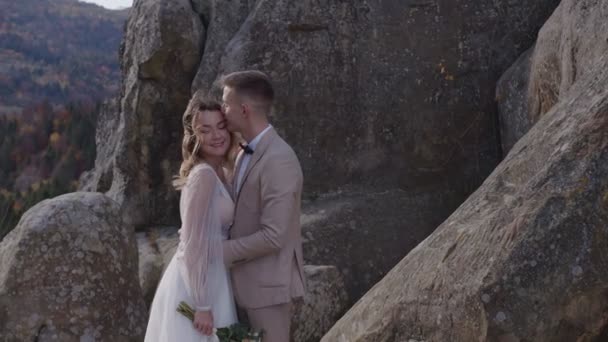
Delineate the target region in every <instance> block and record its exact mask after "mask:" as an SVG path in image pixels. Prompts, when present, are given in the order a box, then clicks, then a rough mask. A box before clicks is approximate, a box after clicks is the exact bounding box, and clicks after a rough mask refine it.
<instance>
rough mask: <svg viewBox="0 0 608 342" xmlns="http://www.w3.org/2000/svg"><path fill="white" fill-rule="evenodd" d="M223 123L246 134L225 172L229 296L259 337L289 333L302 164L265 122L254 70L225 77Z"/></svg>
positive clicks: (262, 80)
mask: <svg viewBox="0 0 608 342" xmlns="http://www.w3.org/2000/svg"><path fill="white" fill-rule="evenodd" d="M222 86H223V96H222V102H223V112H224V115H225V117H226V121H227V124H228V129H229V130H231V131H235V132H239V133H241V135H242V136H243V138H244V139H245V141H247V145H246V146H243V151H241V153H240V154H239V156H238V157H237V160H236V165H235V169H234V177H233V184H232V185H233V195H234V199H235V204H236V206H235V218H234V223H233V225H232V228H231V229H230V236H231V240H227V241H225V242H224V245H223V248H224V261H225V262H226V264H227V265H228V266H229V267H230V269H231V275H232V281H233V287H234V296H235V299H236V302H237V304H238V305H239V306H240V307H242V308H243V309H245V310H246V312H247V316H248V317H249V322H250V323H251V326H252V328H254V329H255V330H258V331H259V330H264V338H263V340H264V342H287V341H289V340H290V334H289V329H290V323H291V316H292V299H294V298H297V297H302V296H303V295H304V273H303V268H302V267H303V259H302V238H301V230H300V201H301V200H300V198H301V194H302V169H301V168H300V162H299V161H298V158H297V157H296V155H295V153H294V151H293V150H292V149H291V147H290V146H289V145H288V144H287V143H286V142H285V141H284V140H283V139H282V138H281V137H280V136H279V135H278V134H277V132H276V131H275V130H274V128H273V127H272V126H271V125H270V124H269V123H268V114H269V113H270V110H271V107H272V102H273V100H274V90H273V88H272V84H271V82H270V79H269V78H268V76H266V74H264V73H262V72H259V71H241V72H235V73H232V74H229V75H227V76H225V77H224V78H223V80H222Z"/></svg>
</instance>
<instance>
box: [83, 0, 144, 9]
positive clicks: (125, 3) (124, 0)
mask: <svg viewBox="0 0 608 342" xmlns="http://www.w3.org/2000/svg"><path fill="white" fill-rule="evenodd" d="M80 1H84V2H92V3H95V4H98V5H99V6H103V7H105V8H109V9H119V8H125V7H131V5H132V3H133V0H80Z"/></svg>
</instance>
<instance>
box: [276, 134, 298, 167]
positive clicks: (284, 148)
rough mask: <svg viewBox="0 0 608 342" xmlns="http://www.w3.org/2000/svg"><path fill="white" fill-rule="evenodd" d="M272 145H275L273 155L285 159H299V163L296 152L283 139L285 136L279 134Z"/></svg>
mask: <svg viewBox="0 0 608 342" xmlns="http://www.w3.org/2000/svg"><path fill="white" fill-rule="evenodd" d="M272 146H273V149H272V150H273V151H272V153H271V155H272V157H275V158H280V159H285V158H287V159H293V160H294V161H297V162H298V163H299V160H298V156H297V155H296V152H295V151H294V150H293V148H292V147H291V146H290V145H289V144H288V143H287V142H286V141H285V139H283V137H281V136H280V135H278V134H277V136H276V139H275V141H274V142H273V144H272Z"/></svg>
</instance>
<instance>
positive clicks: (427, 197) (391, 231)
mask: <svg viewBox="0 0 608 342" xmlns="http://www.w3.org/2000/svg"><path fill="white" fill-rule="evenodd" d="M451 198H453V196H451V194H450V193H449V192H448V190H445V189H436V190H435V191H430V190H427V191H425V192H424V193H422V192H421V193H413V192H405V191H402V190H391V191H382V192H369V191H368V192H360V193H340V194H334V195H332V196H324V197H322V198H319V199H317V200H315V201H314V202H312V203H309V204H307V205H305V206H304V209H303V212H304V214H303V215H302V219H301V222H302V231H303V237H304V245H303V248H304V258H305V261H306V263H308V264H311V265H335V266H337V267H338V270H339V271H340V273H341V274H342V276H343V277H344V282H345V284H346V289H347V292H348V297H349V304H350V305H352V304H354V302H355V301H356V300H357V299H359V298H360V297H361V296H362V295H363V294H365V292H367V290H369V289H370V288H371V287H372V286H373V285H374V284H375V283H377V282H378V281H380V280H381V279H382V277H383V276H384V275H386V273H387V272H388V271H389V270H390V269H391V268H393V266H395V265H396V264H397V263H398V262H399V260H401V259H402V258H403V257H404V256H405V255H406V254H407V252H408V251H410V250H411V249H412V248H414V247H416V245H417V244H418V243H420V242H421V241H422V240H424V239H425V238H426V237H427V236H428V235H429V234H430V233H431V232H433V230H434V229H435V228H436V227H437V226H438V225H439V224H440V223H441V222H442V220H443V218H445V217H447V216H448V215H449V214H450V213H451V212H452V211H453V210H454V209H456V207H457V206H458V205H459V203H457V202H453V203H448V202H447V201H449V200H450V199H451Z"/></svg>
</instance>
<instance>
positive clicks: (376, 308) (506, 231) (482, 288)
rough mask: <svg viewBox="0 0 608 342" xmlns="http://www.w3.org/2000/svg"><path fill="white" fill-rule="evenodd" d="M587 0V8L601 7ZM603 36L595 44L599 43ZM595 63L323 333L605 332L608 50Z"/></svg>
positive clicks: (531, 335) (429, 337)
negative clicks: (442, 219) (432, 228)
mask: <svg viewBox="0 0 608 342" xmlns="http://www.w3.org/2000/svg"><path fill="white" fill-rule="evenodd" d="M566 3H567V2H566ZM586 3H587V5H588V6H589V7H588V8H587V9H586V13H592V12H601V11H604V9H605V8H606V7H605V6H604V4H605V2H604V4H601V3H600V1H596V2H595V6H592V5H591V4H592V3H593V2H592V1H586ZM604 13H606V12H604ZM562 14H564V15H565V13H560V14H557V16H558V17H557V18H558V19H553V18H552V19H551V20H550V22H549V23H548V25H551V21H552V20H560V15H562ZM569 16H570V17H569V18H568V19H567V20H568V21H572V22H578V21H581V20H583V19H585V18H586V17H580V16H579V15H577V14H576V13H573V12H570V14H569ZM564 19H566V18H564ZM596 24H597V25H600V24H601V23H600V22H598V23H596ZM599 37H601V40H600V39H598V40H596V44H600V43H605V42H604V41H603V40H604V39H605V35H604V36H600V35H598V38H599ZM540 40H542V37H541V38H540ZM537 48H538V45H537ZM592 64H593V67H592V69H590V70H587V71H586V73H587V76H586V77H582V78H579V79H578V80H577V81H576V82H575V83H574V84H573V85H572V86H571V87H570V88H569V90H568V93H567V95H564V97H563V99H562V100H560V101H559V102H558V103H557V104H556V105H554V106H552V109H551V110H549V111H548V112H547V113H545V114H544V115H543V116H542V117H541V118H540V120H539V122H538V123H537V124H536V125H535V126H534V127H533V128H532V129H531V130H530V132H528V134H527V135H526V136H524V137H523V138H522V139H521V140H520V141H519V142H518V143H517V144H515V146H514V147H513V149H512V151H511V153H509V155H508V156H507V157H506V159H505V160H504V161H503V162H502V163H501V164H500V165H499V166H498V167H497V169H496V170H495V171H494V172H493V173H492V175H491V176H490V177H489V178H488V179H487V180H486V181H485V182H484V184H483V185H482V186H481V187H480V189H479V190H477V191H476V192H475V193H474V194H473V195H472V196H471V197H470V198H469V199H468V200H467V201H466V202H465V203H464V204H463V205H462V206H461V207H460V208H459V209H458V210H457V211H456V212H455V213H454V214H453V215H452V216H451V217H450V218H448V220H446V221H445V222H444V223H443V224H442V225H441V226H440V227H439V228H437V230H436V231H435V232H434V233H433V234H432V235H431V236H430V237H429V238H427V239H426V240H425V241H423V242H422V243H421V244H420V245H418V246H417V247H416V248H415V249H414V250H412V252H410V253H409V254H408V255H407V256H406V257H405V258H404V259H403V260H402V261H401V262H400V263H399V264H398V265H397V266H396V267H395V268H394V269H393V270H391V272H390V273H389V274H388V275H387V276H386V277H385V278H384V279H383V280H382V281H381V282H380V283H378V284H377V285H376V286H374V288H373V289H372V290H370V292H368V293H367V294H366V295H365V296H364V297H363V298H362V299H361V300H360V301H359V302H358V303H357V304H356V305H355V306H354V307H353V308H352V309H351V310H350V311H349V312H348V313H347V314H346V315H345V316H344V317H343V318H342V319H341V320H340V321H339V322H338V323H337V324H336V325H335V326H334V327H333V328H332V330H331V331H330V332H329V333H328V334H327V335H326V336H324V338H323V339H322V341H332V342H335V341H349V342H356V341H407V340H408V339H414V340H424V341H540V342H543V341H594V340H595V341H599V340H602V337H600V336H602V334H604V335H603V338H605V337H606V336H605V331H608V330H607V329H606V328H607V327H608V316H607V315H606V312H608V299H607V298H608V296H607V295H608V290H607V289H608V267H607V265H606V261H605V251H606V249H607V248H608V231H607V230H606V225H607V223H608V134H607V132H608V87H607V86H606V85H607V84H608V55H604V56H600V57H598V58H597V59H596V60H595V61H594V63H592ZM590 68H591V66H590Z"/></svg>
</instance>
